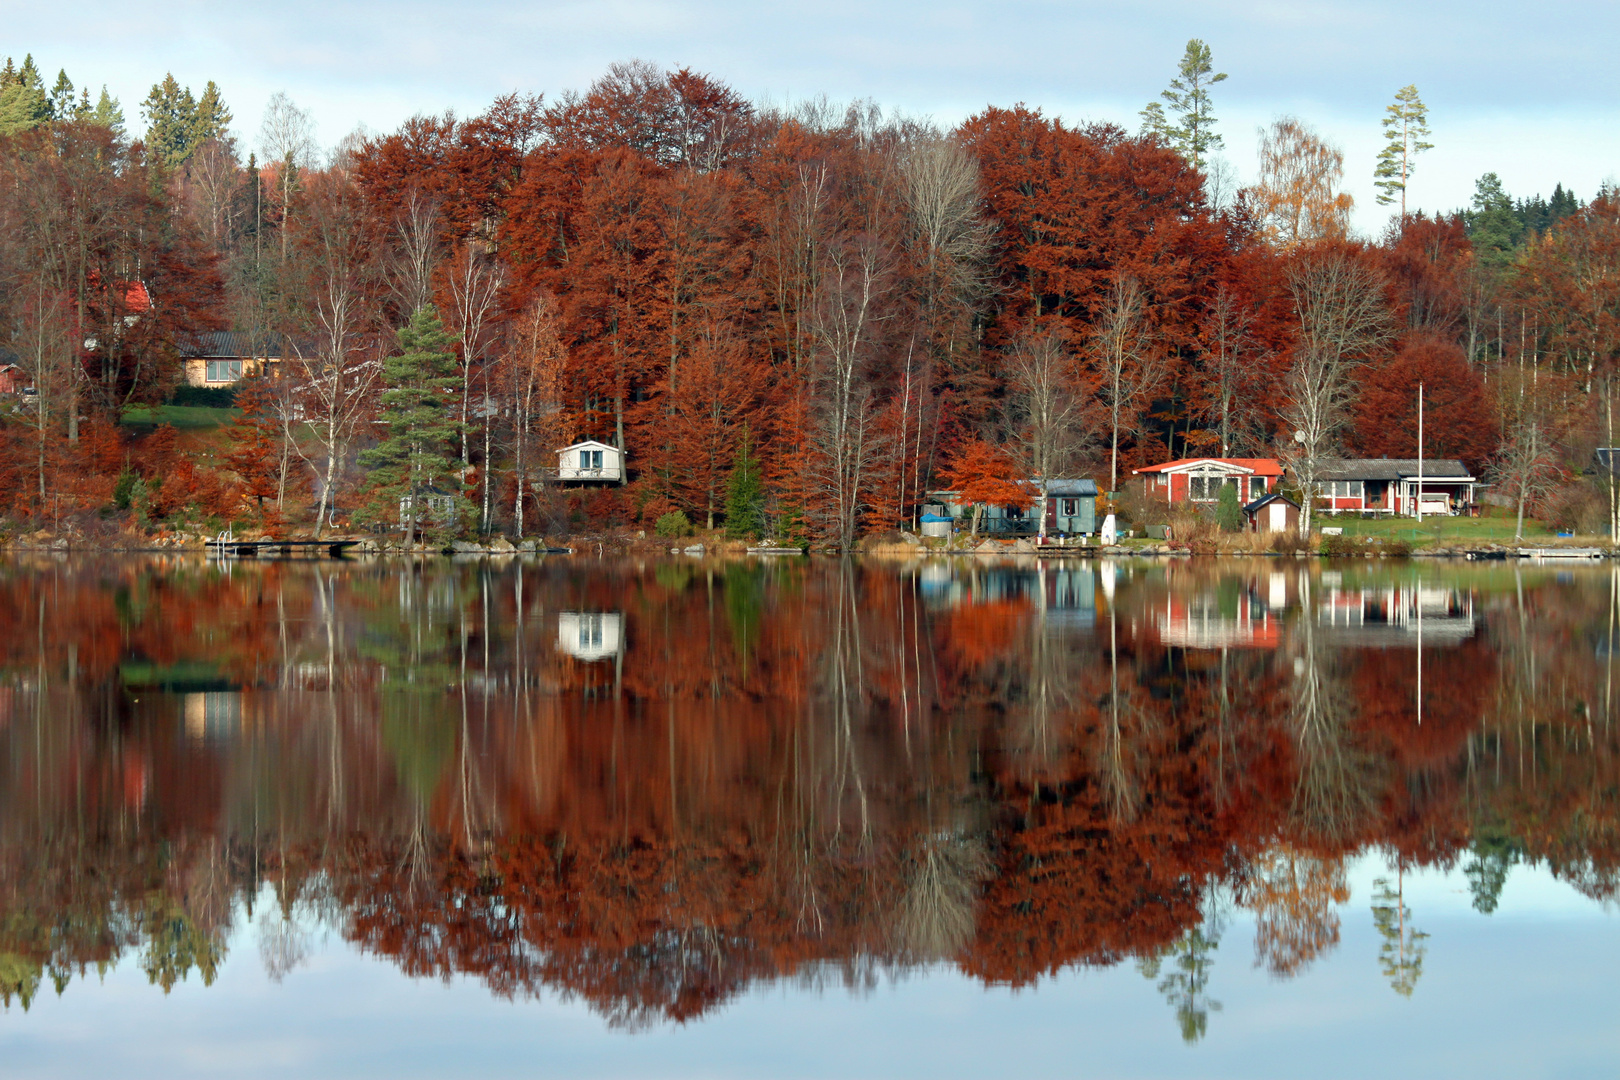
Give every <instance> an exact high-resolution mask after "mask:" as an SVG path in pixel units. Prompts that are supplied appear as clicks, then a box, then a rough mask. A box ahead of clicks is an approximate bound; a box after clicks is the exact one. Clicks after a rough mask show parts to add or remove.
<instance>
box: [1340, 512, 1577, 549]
mask: <svg viewBox="0 0 1620 1080" xmlns="http://www.w3.org/2000/svg"><path fill="white" fill-rule="evenodd" d="M1514 524H1515V518H1514V516H1513V515H1512V514H1507V513H1494V514H1491V515H1490V516H1488V517H1477V518H1473V517H1425V518H1424V519H1423V524H1421V525H1419V524H1418V522H1417V520H1416V519H1415V518H1409V517H1396V518H1390V517H1381V518H1366V519H1363V518H1359V517H1353V516H1351V515H1349V514H1340V515H1338V516H1337V517H1335V516H1334V515H1332V514H1322V513H1317V514H1313V515H1312V516H1311V525H1312V526H1313V527H1315V528H1317V529H1322V528H1329V529H1331V528H1335V527H1337V528H1342V529H1343V530H1344V535H1346V536H1376V537H1381V538H1384V539H1391V540H1405V541H1406V542H1407V543H1409V544H1412V545H1414V546H1419V547H1421V546H1424V545H1428V544H1455V543H1459V542H1474V543H1481V544H1508V543H1512V542H1513V530H1514ZM1553 536H1554V534H1553V532H1552V530H1551V529H1548V528H1547V526H1545V525H1543V524H1542V523H1541V522H1539V521H1532V520H1531V519H1530V518H1528V517H1527V518H1525V519H1524V539H1525V540H1526V541H1527V542H1528V541H1531V540H1550V539H1553Z"/></svg>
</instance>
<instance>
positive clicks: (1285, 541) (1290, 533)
mask: <svg viewBox="0 0 1620 1080" xmlns="http://www.w3.org/2000/svg"><path fill="white" fill-rule="evenodd" d="M1269 546H1270V548H1271V550H1272V551H1275V552H1276V553H1277V554H1279V555H1292V554H1294V552H1296V551H1305V550H1307V549H1308V548H1309V547H1310V541H1308V540H1306V539H1305V538H1304V537H1303V536H1301V535H1299V533H1297V532H1295V531H1294V530H1293V529H1285V530H1284V531H1282V532H1274V533H1272V534H1271V535H1270V542H1269Z"/></svg>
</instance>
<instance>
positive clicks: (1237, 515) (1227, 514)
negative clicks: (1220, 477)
mask: <svg viewBox="0 0 1620 1080" xmlns="http://www.w3.org/2000/svg"><path fill="white" fill-rule="evenodd" d="M1215 523H1216V524H1217V525H1219V526H1220V527H1221V531H1222V532H1229V533H1235V532H1242V531H1243V504H1242V503H1241V502H1239V501H1238V489H1237V485H1236V484H1234V483H1232V482H1231V481H1230V480H1228V481H1227V482H1226V483H1224V484H1222V485H1221V496H1220V502H1219V503H1217V504H1216V507H1215Z"/></svg>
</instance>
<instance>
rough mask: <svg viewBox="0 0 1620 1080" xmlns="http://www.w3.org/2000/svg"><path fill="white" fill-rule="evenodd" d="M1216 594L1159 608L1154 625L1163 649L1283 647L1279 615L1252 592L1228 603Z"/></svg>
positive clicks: (1187, 598) (1167, 602)
mask: <svg viewBox="0 0 1620 1080" xmlns="http://www.w3.org/2000/svg"><path fill="white" fill-rule="evenodd" d="M1227 603H1228V604H1229V605H1232V606H1229V607H1228V608H1227V609H1226V610H1224V611H1223V610H1222V602H1221V597H1220V596H1219V594H1217V593H1216V592H1213V591H1211V592H1204V593H1194V594H1192V595H1189V596H1184V597H1169V598H1167V599H1165V601H1164V602H1163V603H1162V605H1156V607H1157V611H1156V612H1155V614H1154V622H1155V623H1156V624H1157V629H1158V631H1159V642H1160V644H1163V645H1169V646H1174V647H1179V648H1183V649H1275V648H1277V646H1278V645H1280V644H1281V643H1282V625H1281V623H1280V622H1279V620H1278V613H1277V612H1275V611H1273V610H1272V609H1271V606H1270V605H1269V604H1266V603H1264V602H1263V601H1261V600H1259V599H1258V598H1256V597H1255V596H1253V595H1251V594H1250V593H1249V592H1248V591H1246V590H1245V591H1244V592H1241V593H1239V594H1238V595H1237V596H1235V597H1230V598H1228V600H1227Z"/></svg>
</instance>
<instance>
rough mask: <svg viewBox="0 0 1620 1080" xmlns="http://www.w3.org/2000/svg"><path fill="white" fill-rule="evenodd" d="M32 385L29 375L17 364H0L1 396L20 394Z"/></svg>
mask: <svg viewBox="0 0 1620 1080" xmlns="http://www.w3.org/2000/svg"><path fill="white" fill-rule="evenodd" d="M32 385H34V384H33V380H31V379H29V377H28V373H27V372H26V371H24V370H23V369H22V368H20V367H18V366H17V365H16V364H0V394H20V393H22V392H23V391H24V390H25V389H27V388H28V387H30V386H32Z"/></svg>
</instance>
